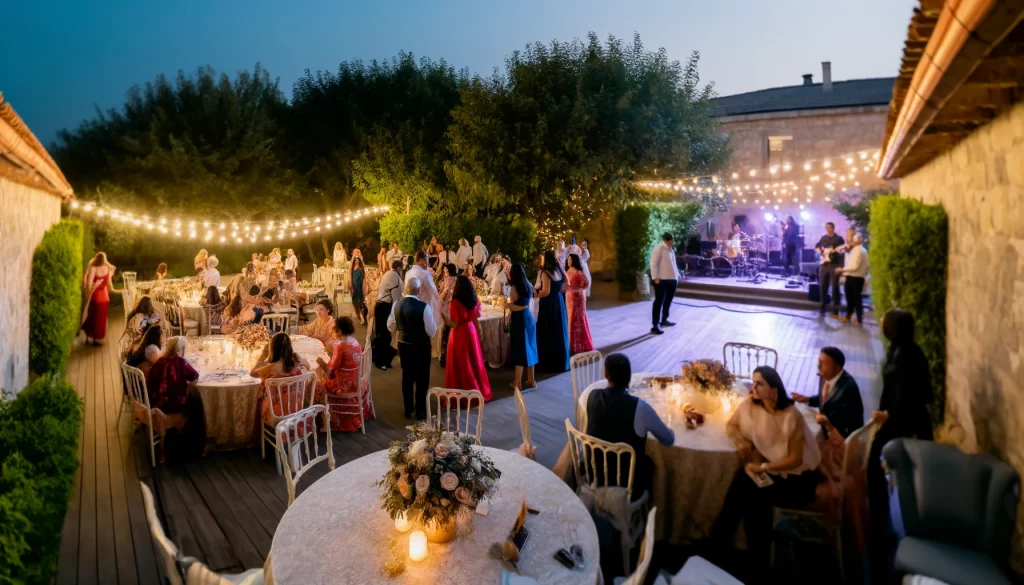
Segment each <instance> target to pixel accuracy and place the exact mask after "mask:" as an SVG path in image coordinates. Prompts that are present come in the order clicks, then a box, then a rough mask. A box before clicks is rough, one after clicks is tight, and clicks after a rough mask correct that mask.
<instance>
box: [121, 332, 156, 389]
mask: <svg viewBox="0 0 1024 585" xmlns="http://www.w3.org/2000/svg"><path fill="white" fill-rule="evenodd" d="M163 340H164V337H163V331H161V330H160V325H150V326H149V327H148V328H147V329H146V332H145V333H143V334H142V338H141V339H139V341H138V343H136V344H134V345H133V346H132V347H131V348H129V349H128V354H127V355H126V356H124V363H125V364H127V365H129V366H131V367H133V368H138V369H139V370H140V371H141V372H142V375H143V376H148V375H149V371H150V370H151V369H152V368H153V364H155V363H156V361H157V360H158V359H160V352H161V349H160V348H161V346H162V345H163Z"/></svg>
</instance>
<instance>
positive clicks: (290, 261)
mask: <svg viewBox="0 0 1024 585" xmlns="http://www.w3.org/2000/svg"><path fill="white" fill-rule="evenodd" d="M284 269H285V270H291V271H292V272H293V273H296V274H298V271H299V257H298V256H296V255H295V250H292V249H291V248H288V257H287V258H285V259H284Z"/></svg>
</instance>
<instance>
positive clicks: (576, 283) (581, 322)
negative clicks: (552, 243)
mask: <svg viewBox="0 0 1024 585" xmlns="http://www.w3.org/2000/svg"><path fill="white" fill-rule="evenodd" d="M566 276H567V278H566V283H565V284H566V288H565V306H566V312H567V313H568V315H569V352H570V353H572V354H577V353H583V352H585V351H593V350H594V341H593V340H592V339H591V338H590V323H589V322H588V321H587V287H589V286H590V279H588V278H587V276H586V274H585V273H584V272H583V265H582V263H581V262H580V257H579V254H569V270H568V272H567V273H566Z"/></svg>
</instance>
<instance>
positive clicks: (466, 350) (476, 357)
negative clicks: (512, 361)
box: [444, 276, 491, 402]
mask: <svg viewBox="0 0 1024 585" xmlns="http://www.w3.org/2000/svg"><path fill="white" fill-rule="evenodd" d="M480 312H481V306H480V300H479V299H477V296H476V291H474V290H473V285H472V284H471V283H470V282H469V279H468V278H466V277H465V276H459V277H458V278H457V279H456V280H455V292H454V293H453V294H452V302H451V303H450V304H449V313H448V316H449V318H450V323H451V328H452V331H451V336H450V337H449V339H448V356H449V357H450V358H451V359H450V360H449V361H448V365H447V367H446V368H445V371H444V387H445V388H453V389H456V390H478V391H479V392H480V393H481V394H483V396H484V402H488V401H490V399H491V382H490V380H488V379H487V369H486V368H485V367H484V354H483V350H482V349H481V347H480V336H479V334H478V329H479V325H478V324H477V320H479V319H480Z"/></svg>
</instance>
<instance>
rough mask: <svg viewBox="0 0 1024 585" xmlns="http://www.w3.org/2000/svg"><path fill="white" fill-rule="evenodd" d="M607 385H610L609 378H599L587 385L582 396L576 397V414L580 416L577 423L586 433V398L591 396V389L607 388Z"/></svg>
mask: <svg viewBox="0 0 1024 585" xmlns="http://www.w3.org/2000/svg"><path fill="white" fill-rule="evenodd" d="M607 387H608V380H605V379H603V378H602V379H600V380H597V381H596V382H594V383H592V384H591V385H589V386H587V387H586V388H585V389H584V390H583V393H582V394H580V397H579V398H577V399H576V406H575V408H576V409H577V410H576V416H578V417H579V418H578V419H577V420H576V424H577V425H579V427H578V428H579V429H581V430H582V431H583V432H584V433H585V432H587V409H586V406H585V405H586V404H587V400H586V399H587V398H588V397H589V395H590V392H591V391H593V390H599V389H602V388H607Z"/></svg>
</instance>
